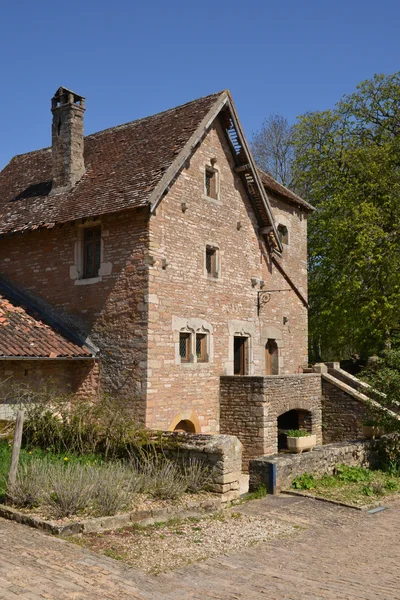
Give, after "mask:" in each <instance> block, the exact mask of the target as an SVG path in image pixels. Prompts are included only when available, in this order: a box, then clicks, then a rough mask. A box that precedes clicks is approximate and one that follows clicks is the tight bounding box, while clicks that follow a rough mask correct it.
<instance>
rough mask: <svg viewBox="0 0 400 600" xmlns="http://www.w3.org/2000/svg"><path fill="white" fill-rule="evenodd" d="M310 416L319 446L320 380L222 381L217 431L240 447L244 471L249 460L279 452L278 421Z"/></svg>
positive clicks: (310, 376)
mask: <svg viewBox="0 0 400 600" xmlns="http://www.w3.org/2000/svg"><path fill="white" fill-rule="evenodd" d="M296 409H297V410H307V411H309V412H311V428H312V432H313V433H315V434H316V436H317V443H322V427H321V425H322V422H321V418H322V415H321V376H320V375H319V374H314V373H312V374H302V373H300V374H297V375H271V376H269V377H227V376H225V377H221V380H220V431H221V433H227V434H230V435H236V436H237V437H238V438H239V439H240V441H241V442H242V444H243V469H244V470H247V464H248V461H249V459H250V458H253V457H255V456H260V455H263V454H273V453H275V452H277V451H278V427H277V424H278V417H279V416H280V415H282V414H283V413H285V412H287V411H289V410H296Z"/></svg>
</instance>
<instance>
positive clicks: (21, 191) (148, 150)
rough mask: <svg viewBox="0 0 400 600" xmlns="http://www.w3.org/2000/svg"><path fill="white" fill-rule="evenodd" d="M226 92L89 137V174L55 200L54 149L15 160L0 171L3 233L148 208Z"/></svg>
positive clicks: (87, 148)
mask: <svg viewBox="0 0 400 600" xmlns="http://www.w3.org/2000/svg"><path fill="white" fill-rule="evenodd" d="M220 95H221V94H213V95H211V96H206V97H204V98H200V99H198V100H194V101H192V102H189V103H188V104H184V105H182V106H178V107H177V108H173V109H171V110H167V111H166V112H162V113H159V114H157V115H153V116H151V117H147V118H144V119H140V120H138V121H132V122H131V123H127V124H126V125H120V126H118V127H113V128H111V129H106V130H104V131H100V132H98V133H95V134H93V135H89V136H87V137H85V146H84V148H85V150H84V155H85V166H86V173H85V175H84V176H83V177H82V179H81V180H80V181H79V183H78V184H77V185H76V187H75V188H74V189H72V190H71V191H70V192H68V193H64V194H59V195H54V196H49V192H50V190H51V179H52V160H51V149H50V148H45V149H42V150H37V151H35V152H30V153H28V154H22V155H19V156H15V157H14V158H13V159H12V160H11V161H10V163H9V164H8V165H7V166H6V167H5V168H4V169H3V170H2V171H1V173H0V234H4V233H9V232H16V231H24V230H26V229H36V228H38V227H41V226H45V227H46V226H50V227H52V226H53V225H54V224H55V223H65V222H67V221H73V220H75V219H80V218H84V217H90V216H98V215H101V214H106V213H111V212H116V211H120V210H123V209H126V208H131V207H137V206H143V205H145V204H146V203H147V201H148V199H149V197H150V195H151V193H152V191H153V190H154V188H155V186H156V185H157V183H159V181H160V180H161V178H162V176H163V174H164V173H165V171H166V170H167V169H168V167H169V166H170V165H171V163H172V162H173V160H174V159H175V158H176V156H177V155H178V154H179V152H180V151H181V150H182V149H183V148H184V146H185V144H186V142H187V141H188V140H189V138H190V137H191V136H192V135H193V134H194V133H195V131H196V129H197V128H198V126H199V125H200V123H201V121H202V120H203V119H204V118H205V116H206V115H207V113H208V112H209V110H210V109H211V108H212V106H213V105H214V103H216V101H217V100H218V98H219V96H220Z"/></svg>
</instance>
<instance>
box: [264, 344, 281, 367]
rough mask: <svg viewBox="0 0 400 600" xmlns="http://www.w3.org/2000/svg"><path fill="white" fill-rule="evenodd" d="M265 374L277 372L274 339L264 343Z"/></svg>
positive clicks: (277, 356)
mask: <svg viewBox="0 0 400 600" xmlns="http://www.w3.org/2000/svg"><path fill="white" fill-rule="evenodd" d="M265 374H266V375H278V374H279V354H278V346H277V343H276V341H275V340H268V341H267V343H266V344H265Z"/></svg>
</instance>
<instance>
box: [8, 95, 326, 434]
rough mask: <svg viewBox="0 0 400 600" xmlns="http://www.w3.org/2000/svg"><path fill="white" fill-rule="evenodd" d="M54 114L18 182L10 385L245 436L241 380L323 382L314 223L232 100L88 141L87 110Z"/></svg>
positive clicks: (79, 107)
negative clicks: (223, 407)
mask: <svg viewBox="0 0 400 600" xmlns="http://www.w3.org/2000/svg"><path fill="white" fill-rule="evenodd" d="M51 110H52V114H53V121H52V145H51V147H50V148H44V149H42V150H37V151H34V152H30V153H27V154H23V155H19V156H16V157H14V158H13V159H12V160H11V161H10V163H9V164H8V165H7V166H6V167H5V168H4V169H3V170H2V171H1V173H0V236H1V237H0V277H1V280H0V370H1V382H2V383H1V385H3V388H7V387H9V385H10V382H14V383H15V382H19V383H21V382H22V383H27V384H28V385H31V386H33V387H34V386H40V385H42V384H43V382H44V381H46V380H47V379H49V378H51V379H52V381H53V382H55V383H56V385H57V387H58V388H59V389H60V390H67V389H69V390H71V391H72V392H73V393H76V394H80V395H83V396H89V397H96V395H97V394H98V393H99V392H100V391H104V392H107V393H110V394H112V395H114V396H122V397H124V398H125V399H126V402H127V403H128V404H129V406H130V407H131V410H132V414H133V415H134V416H135V418H136V419H137V420H138V421H140V422H143V423H145V424H146V425H147V426H149V427H152V428H159V429H166V430H175V429H183V430H185V431H195V432H203V433H210V432H218V431H220V430H224V429H227V428H228V429H229V426H228V425H227V422H228V421H229V419H228V420H227V419H225V418H224V422H223V423H220V387H221V385H222V384H221V381H223V380H224V378H229V377H231V378H232V377H233V376H235V377H237V380H238V381H239V380H242V379H243V377H249V376H252V377H253V378H259V379H260V378H261V379H263V378H264V376H265V375H268V376H275V378H278V379H276V381H280V379H279V378H281V379H282V378H285V377H286V376H292V377H293V376H297V375H296V374H298V373H300V372H301V371H302V369H303V368H304V367H306V366H307V362H308V359H307V262H306V258H307V257H306V251H307V217H308V215H309V214H310V212H311V211H312V210H313V208H312V207H311V206H310V205H309V204H308V203H307V202H305V201H304V200H302V199H301V198H299V197H298V196H297V195H296V194H294V193H293V192H291V191H290V190H288V189H287V188H285V187H283V186H282V185H280V184H279V183H277V182H276V181H274V180H273V179H272V178H271V177H270V176H268V175H267V174H265V173H263V172H261V171H259V170H257V168H256V166H255V164H254V160H253V158H252V155H251V152H250V150H249V146H248V143H247V141H246V138H245V136H244V133H243V130H242V127H241V124H240V121H239V118H238V115H237V112H236V109H235V106H234V104H233V100H232V98H231V96H230V94H229V92H228V91H223V92H221V93H217V94H213V95H210V96H207V97H204V98H200V99H198V100H194V101H192V102H189V103H187V104H184V105H182V106H179V107H176V108H173V109H171V110H167V111H165V112H162V113H159V114H157V115H154V116H151V117H148V118H144V119H140V120H138V121H133V122H131V123H127V124H124V125H120V126H118V127H113V128H111V129H107V130H104V131H100V132H98V133H95V134H93V135H89V136H87V137H84V132H83V119H84V112H85V102H84V98H83V97H82V96H79V95H78V94H75V93H74V92H71V91H70V90H67V89H66V88H63V87H61V88H59V89H58V90H57V92H56V94H55V95H54V97H53V99H52V108H51ZM221 377H222V379H221ZM304 398H305V399H304V400H303V404H302V407H303V408H304V409H305V408H306V407H307V406H308V405H307V402H309V404H310V402H311V404H312V407H314V404H313V403H315V398H314V399H312V400H310V401H309V400H307V399H306V397H305V396H304ZM285 402H286V401H285ZM289 404H290V402H289V403H286V404H285V406H286V405H287V406H286V409H287V410H289V409H290V407H289ZM290 406H291V405H290ZM310 406H311V405H310ZM292 408H295V406H293V407H292ZM297 408H298V407H297ZM308 408H310V407H308ZM311 410H314V408H310V411H311ZM278 412H279V411H278ZM239 418H240V417H239V416H238V419H239ZM317 421H318V419H317ZM319 421H320V418H319ZM226 432H227V433H230V432H231V431H226ZM232 433H233V431H232Z"/></svg>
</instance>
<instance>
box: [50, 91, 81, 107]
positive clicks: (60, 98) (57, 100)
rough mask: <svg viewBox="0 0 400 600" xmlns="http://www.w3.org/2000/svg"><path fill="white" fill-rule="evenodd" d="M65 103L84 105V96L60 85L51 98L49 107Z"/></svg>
mask: <svg viewBox="0 0 400 600" xmlns="http://www.w3.org/2000/svg"><path fill="white" fill-rule="evenodd" d="M65 104H76V105H77V106H80V107H81V108H83V107H84V105H85V97H84V96H80V95H79V94H77V93H76V92H73V91H72V90H69V89H68V88H66V87H63V86H61V87H59V88H58V90H57V91H56V93H55V94H54V96H53V97H52V99H51V108H52V109H54V108H58V107H59V106H62V105H65Z"/></svg>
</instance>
